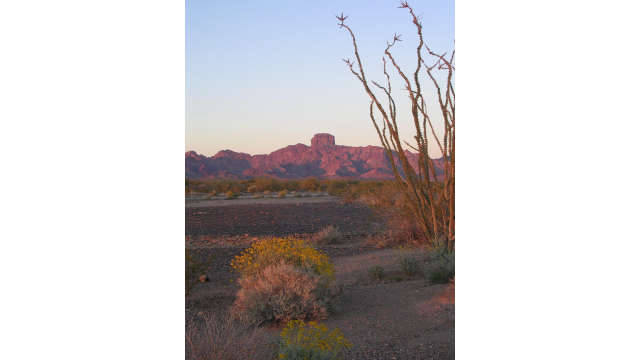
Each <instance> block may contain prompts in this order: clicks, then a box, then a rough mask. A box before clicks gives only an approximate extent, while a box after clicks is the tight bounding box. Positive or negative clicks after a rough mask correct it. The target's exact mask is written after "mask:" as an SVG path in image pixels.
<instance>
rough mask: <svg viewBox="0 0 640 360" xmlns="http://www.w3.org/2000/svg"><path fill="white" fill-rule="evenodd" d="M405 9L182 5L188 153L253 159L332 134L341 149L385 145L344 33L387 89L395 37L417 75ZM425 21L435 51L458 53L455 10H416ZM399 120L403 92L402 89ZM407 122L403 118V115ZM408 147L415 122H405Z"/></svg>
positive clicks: (443, 4)
mask: <svg viewBox="0 0 640 360" xmlns="http://www.w3.org/2000/svg"><path fill="white" fill-rule="evenodd" d="M398 4H399V1H390V0H369V1H364V0H358V1H355V0H354V1H345V0H343V1H337V0H328V1H292V0H289V1H286V0H273V1H218V0H187V1H186V150H195V151H197V152H199V153H202V154H205V155H213V154H215V153H216V152H218V151H219V150H223V149H231V150H235V151H240V152H246V153H250V154H262V153H269V152H271V151H273V150H276V149H278V148H280V147H283V146H286V145H290V144H296V143H303V144H309V142H310V139H311V137H312V135H313V134H315V133H319V132H328V133H331V134H333V135H335V137H336V142H337V143H338V144H343V145H352V146H364V145H379V142H378V138H377V135H376V133H375V130H374V128H373V126H372V124H371V121H370V120H369V115H368V106H369V101H368V97H367V96H366V94H365V93H364V91H363V89H362V85H361V84H360V83H359V82H358V80H357V79H356V78H354V77H353V75H352V74H351V73H350V72H349V71H348V69H347V67H346V65H345V64H344V63H343V62H342V60H341V59H342V58H347V57H349V58H353V51H352V48H351V40H350V38H349V35H348V33H347V32H346V31H345V30H343V29H340V28H338V26H337V22H338V21H337V20H336V18H335V15H337V14H339V13H340V12H344V13H345V14H346V15H349V18H348V19H347V23H348V24H349V25H350V26H351V27H352V29H353V31H354V32H355V34H356V36H357V38H358V44H359V47H360V54H361V56H362V60H363V62H364V67H365V71H366V73H367V76H368V77H369V79H371V80H379V81H381V80H383V74H382V61H381V57H382V54H383V50H384V47H385V43H386V41H387V40H390V39H391V38H392V37H393V34H394V32H397V33H400V34H402V36H403V40H404V41H403V42H401V43H400V44H399V45H398V46H397V47H396V48H395V50H394V54H397V56H398V58H399V60H400V63H401V64H405V66H406V68H407V69H413V68H415V48H416V45H417V43H416V42H415V39H416V35H415V27H414V26H413V25H412V24H411V20H410V15H409V14H408V12H407V11H406V9H398V8H397V6H398ZM411 5H412V6H413V7H414V9H415V11H416V12H417V14H419V15H421V16H422V22H423V25H424V31H423V32H424V37H425V40H426V41H427V42H428V43H429V45H430V46H431V47H432V48H433V49H435V50H437V51H451V49H453V46H454V41H453V40H454V3H453V1H451V0H425V1H414V2H413V3H411ZM395 89H397V93H396V95H397V98H396V102H398V103H400V104H399V113H403V112H402V110H403V109H407V106H406V101H405V99H406V92H401V91H400V89H401V84H400V83H399V82H397V81H396V83H395ZM404 113H406V111H404ZM399 120H400V121H401V122H402V123H403V124H404V125H405V126H401V130H404V129H406V130H405V132H404V134H405V138H406V139H409V138H410V136H411V134H410V128H409V127H408V125H409V122H408V121H409V119H408V118H407V117H402V118H400V119H399Z"/></svg>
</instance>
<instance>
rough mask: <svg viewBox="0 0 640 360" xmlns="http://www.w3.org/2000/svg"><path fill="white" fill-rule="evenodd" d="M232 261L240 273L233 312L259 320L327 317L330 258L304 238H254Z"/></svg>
mask: <svg viewBox="0 0 640 360" xmlns="http://www.w3.org/2000/svg"><path fill="white" fill-rule="evenodd" d="M231 267H232V268H233V269H234V270H236V271H237V272H238V273H239V274H240V276H241V277H240V280H239V284H240V291H239V292H238V295H237V298H236V301H235V303H234V307H233V310H232V313H233V314H234V315H235V317H236V318H238V319H243V320H244V321H247V322H250V323H255V324H258V325H261V324H263V323H283V322H285V323H286V322H287V321H289V320H313V319H323V318H326V317H327V315H328V312H329V310H330V308H331V300H332V296H333V295H334V292H333V291H332V288H331V286H332V282H333V280H334V272H335V270H334V267H333V264H332V263H331V262H330V261H329V258H328V257H327V256H326V255H325V254H324V253H322V252H320V251H318V250H316V249H314V248H313V247H312V246H311V245H310V244H309V243H307V242H306V241H304V240H302V239H288V238H273V239H267V240H262V241H258V242H255V243H253V244H252V245H251V246H250V247H249V248H248V249H247V250H245V251H244V252H243V253H242V254H240V255H238V256H236V257H235V258H234V259H233V260H232V262H231Z"/></svg>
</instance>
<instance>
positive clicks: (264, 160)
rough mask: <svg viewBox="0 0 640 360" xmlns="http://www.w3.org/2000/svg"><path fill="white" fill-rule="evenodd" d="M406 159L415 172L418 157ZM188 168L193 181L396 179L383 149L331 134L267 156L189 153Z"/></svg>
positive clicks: (187, 174)
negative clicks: (350, 143) (348, 142)
mask: <svg viewBox="0 0 640 360" xmlns="http://www.w3.org/2000/svg"><path fill="white" fill-rule="evenodd" d="M407 155H408V158H409V161H410V163H411V164H412V165H413V166H414V168H415V166H416V164H417V161H418V155H417V154H414V153H410V152H407ZM396 161H397V159H396ZM185 165H186V167H185V171H186V177H187V178H191V179H196V178H220V179H247V178H252V177H276V178H283V179H300V178H306V177H318V178H341V177H342V178H355V179H391V178H393V172H392V170H391V164H390V162H389V160H388V159H387V156H386V154H385V152H384V149H383V148H382V147H379V146H365V147H353V146H343V145H336V142H335V137H334V136H333V135H331V134H316V135H315V136H314V137H313V138H312V139H311V146H307V145H304V144H296V145H289V146H287V147H284V148H282V149H279V150H276V151H274V152H272V153H271V154H268V155H254V156H251V155H249V154H245V153H237V152H234V151H231V150H223V151H220V152H218V153H217V154H215V155H214V156H211V157H206V156H204V155H200V154H198V153H196V152H195V151H188V152H187V153H186V154H185Z"/></svg>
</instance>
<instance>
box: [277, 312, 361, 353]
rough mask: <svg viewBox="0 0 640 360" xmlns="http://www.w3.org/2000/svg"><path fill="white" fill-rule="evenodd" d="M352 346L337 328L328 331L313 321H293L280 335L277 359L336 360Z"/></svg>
mask: <svg viewBox="0 0 640 360" xmlns="http://www.w3.org/2000/svg"><path fill="white" fill-rule="evenodd" d="M352 346H353V344H351V343H350V342H349V341H348V340H347V339H345V337H344V335H343V334H342V332H341V331H340V329H338V328H335V329H333V330H332V331H329V329H327V327H326V326H325V325H322V324H318V323H316V322H315V321H310V322H308V323H306V324H305V323H304V322H303V321H299V320H293V321H290V322H288V323H287V326H286V327H285V328H284V329H283V330H282V332H281V333H280V351H279V354H278V359H284V360H306V359H313V360H338V359H342V355H343V353H344V351H345V350H347V349H349V348H351V347H352Z"/></svg>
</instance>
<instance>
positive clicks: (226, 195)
mask: <svg viewBox="0 0 640 360" xmlns="http://www.w3.org/2000/svg"><path fill="white" fill-rule="evenodd" d="M237 196H238V195H236V194H235V193H234V192H233V191H231V190H229V191H227V192H226V193H225V197H226V198H227V199H235V198H236V197H237Z"/></svg>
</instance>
